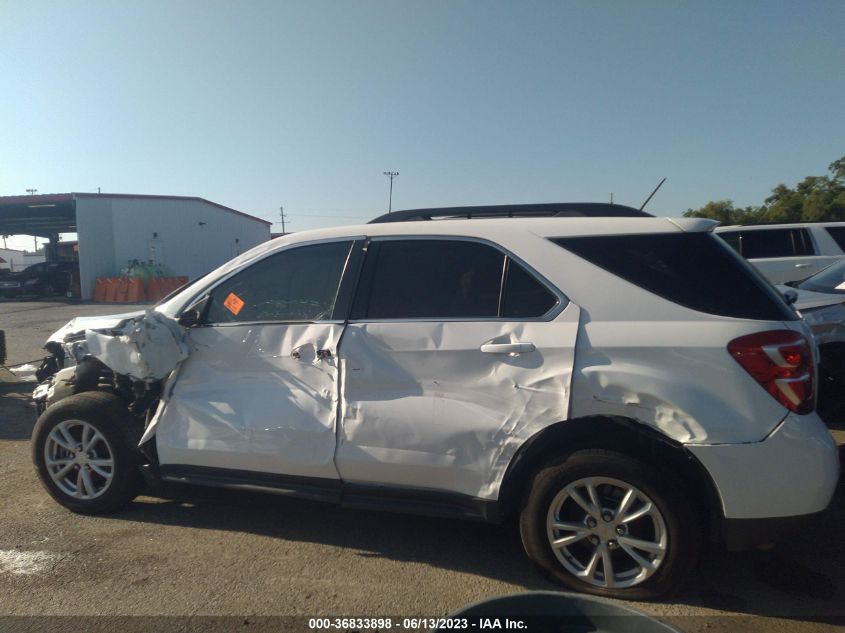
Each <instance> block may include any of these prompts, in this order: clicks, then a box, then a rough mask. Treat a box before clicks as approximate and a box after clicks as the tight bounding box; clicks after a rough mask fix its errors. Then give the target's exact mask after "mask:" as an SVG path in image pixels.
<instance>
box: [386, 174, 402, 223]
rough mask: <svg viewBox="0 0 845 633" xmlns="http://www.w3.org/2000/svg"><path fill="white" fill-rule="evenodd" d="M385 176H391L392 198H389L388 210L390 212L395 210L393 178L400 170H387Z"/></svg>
mask: <svg viewBox="0 0 845 633" xmlns="http://www.w3.org/2000/svg"><path fill="white" fill-rule="evenodd" d="M384 175H385V176H388V177H389V178H390V198H388V202H387V212H388V213H390V212H391V211H393V179H394V178H396V176H398V175H399V172H398V171H386V172H384Z"/></svg>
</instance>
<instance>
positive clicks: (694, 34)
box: [0, 0, 845, 245]
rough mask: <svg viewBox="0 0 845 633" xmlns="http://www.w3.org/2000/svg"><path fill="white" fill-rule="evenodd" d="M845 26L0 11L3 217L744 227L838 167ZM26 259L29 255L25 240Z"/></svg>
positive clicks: (415, 9)
mask: <svg viewBox="0 0 845 633" xmlns="http://www.w3.org/2000/svg"><path fill="white" fill-rule="evenodd" d="M843 31H845V3H843V2H841V1H839V0H832V1H829V2H821V1H819V2H811V1H807V2H803V1H802V2H793V1H784V2H752V1H751V0H742V1H740V2H736V1H732V2H716V1H708V2H698V3H692V2H681V1H669V0H666V1H660V2H650V1H645V0H644V1H641V2H629V1H621V0H620V1H618V2H605V1H601V0H594V1H584V2H581V1H560V2H531V1H516V0H512V1H507V2H495V1H492V0H478V1H469V0H450V1H437V0H430V1H428V0H427V1H422V0H420V1H417V2H403V1H393V0H390V1H387V0H385V1H375V0H374V1H357V2H340V1H334V2H320V1H317V0H308V1H303V2H283V1H280V0H278V1H277V0H273V1H269V2H249V1H238V2H221V1H202V2H192V1H175V2H173V1H167V2H165V1H155V2H150V1H145V0H135V1H133V2H94V1H88V2H83V1H63V2H38V1H36V0H17V1H9V0H0V77H2V83H3V87H4V90H3V98H2V99H0V195H11V194H22V193H24V192H25V189H27V188H30V187H34V188H37V189H38V190H39V193H48V192H66V191H96V190H97V187H101V188H102V190H103V191H104V192H118V193H151V194H174V195H198V196H202V197H205V198H208V199H210V200H214V201H216V202H220V203H222V204H226V205H229V206H232V207H235V208H237V209H240V210H242V211H245V212H248V213H252V214H255V215H259V216H261V217H264V218H268V219H278V207H279V206H280V205H284V207H285V211H286V213H287V215H288V217H289V219H290V222H291V223H290V225H289V230H303V229H306V228H314V227H319V226H330V225H332V224H340V223H354V222H358V221H363V220H366V219H369V218H371V217H373V216H375V215H378V214H380V213H383V212H384V211H386V207H387V192H388V180H387V178H386V177H385V176H384V175H382V172H383V171H385V170H388V169H390V170H396V171H399V172H400V176H399V177H398V178H397V179H396V181H395V187H394V199H393V202H394V209H401V208H412V207H421V206H443V205H459V204H485V203H490V204H496V203H513V202H548V201H563V200H590V201H592V200H599V201H601V200H607V199H609V196H610V193H611V192H613V194H614V198H615V200H616V201H617V202H621V203H628V204H633V205H636V206H639V204H640V203H641V202H642V200H643V199H644V198H645V197H646V196H647V195H648V193H649V192H650V191H651V189H652V188H653V187H654V186H655V185H656V184H657V182H658V181H659V180H660V178H662V177H663V176H667V177H668V180H667V182H666V184H665V185H664V187H663V189H662V190H661V191H660V193H658V195H657V196H656V197H655V199H654V200H653V201H652V203H651V204H650V205H649V210H650V211H651V212H652V213H655V214H660V215H678V214H680V213H681V212H683V211H684V210H685V209H687V208H689V207H698V206H701V205H703V204H704V203H706V202H707V201H709V200H714V199H724V198H729V199H733V200H734V201H735V202H736V203H737V204H739V205H746V204H755V203H759V202H761V201H762V200H763V198H765V196H766V195H767V194H768V192H769V190H770V189H771V188H772V187H773V186H774V185H776V184H778V183H779V182H785V183H787V184H790V185H792V184H794V183H795V182H797V181H798V180H800V179H801V178H803V177H804V176H806V175H810V174H823V173H825V172H826V169H827V165H828V164H829V163H830V162H831V161H833V160H835V159H837V158H839V157H841V156H842V155H843V154H845V116H843V114H842V112H843V110H842V108H843V104H845V72H843V68H845V38H843V37H842V36H841V34H842V32H843ZM22 244H23V245H31V244H32V240H31V239H27V240H25V241H24V242H22Z"/></svg>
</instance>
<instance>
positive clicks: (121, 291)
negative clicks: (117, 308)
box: [114, 277, 129, 303]
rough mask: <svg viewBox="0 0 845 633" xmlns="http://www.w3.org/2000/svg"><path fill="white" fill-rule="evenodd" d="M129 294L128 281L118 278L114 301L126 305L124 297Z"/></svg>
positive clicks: (124, 278)
mask: <svg viewBox="0 0 845 633" xmlns="http://www.w3.org/2000/svg"><path fill="white" fill-rule="evenodd" d="M128 293H129V279H127V278H126V277H120V278H119V279H118V280H117V295H116V296H115V298H114V300H115V301H117V302H118V303H126V295H127V294H128Z"/></svg>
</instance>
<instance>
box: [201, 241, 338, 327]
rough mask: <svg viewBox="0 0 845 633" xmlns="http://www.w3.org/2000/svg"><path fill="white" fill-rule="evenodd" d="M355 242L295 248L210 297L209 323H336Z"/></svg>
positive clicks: (252, 268)
mask: <svg viewBox="0 0 845 633" xmlns="http://www.w3.org/2000/svg"><path fill="white" fill-rule="evenodd" d="M351 247H352V242H331V243H328V244H316V245H312V246H300V247H296V248H291V249H288V250H285V251H282V252H280V253H276V254H275V255H270V256H269V257H265V258H264V259H262V260H261V261H258V262H256V263H254V264H252V265H251V266H249V267H248V268H246V269H244V270H242V271H241V272H239V273H237V274H236V275H234V276H232V277H230V278H229V279H227V280H226V281H224V282H223V283H221V284H220V285H219V286H217V287H216V288H215V289H214V290H212V291H211V293H210V302H209V306H208V311H207V313H206V319H205V320H206V321H207V322H208V323H246V322H252V321H294V322H296V321H325V320H328V319H331V318H332V313H333V311H334V307H335V300H336V298H337V291H338V287H339V286H340V280H341V277H342V276H343V270H344V267H345V265H346V260H347V258H348V256H349V250H350V248H351Z"/></svg>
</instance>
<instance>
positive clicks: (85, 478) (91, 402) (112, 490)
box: [32, 391, 143, 514]
mask: <svg viewBox="0 0 845 633" xmlns="http://www.w3.org/2000/svg"><path fill="white" fill-rule="evenodd" d="M139 437H140V425H139V423H138V421H137V420H135V419H134V418H133V417H132V415H131V414H130V413H129V411H128V410H127V409H126V407H125V404H124V403H123V401H122V400H121V399H120V398H119V397H117V396H116V395H114V394H111V393H107V392H97V391H92V392H85V393H80V394H76V395H73V396H69V397H67V398H65V399H63V400H61V401H59V402H57V403H56V404H54V405H53V406H51V407H48V408H47V410H46V411H44V413H42V414H41V416H40V417H39V418H38V421H37V422H36V423H35V428H34V429H33V431H32V459H33V462H34V463H35V467H36V470H37V472H38V476H39V478H40V479H41V483H42V484H43V486H44V488H46V490H47V492H49V493H50V496H52V497H53V499H55V500H56V501H58V502H59V503H60V504H61V505H63V506H65V507H66V508H68V509H70V510H73V511H74V512H79V513H82V514H103V513H107V512H114V511H115V510H118V509H120V508H122V507H123V506H125V505H126V504H128V503H129V502H130V501H131V500H132V499H134V498H135V497H136V496H137V495H138V493H139V492H140V491H141V490H142V488H143V477H142V476H141V473H140V471H139V470H138V465H139V461H140V455H139V453H138V451H137V449H136V445H137V440H138V438H139Z"/></svg>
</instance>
